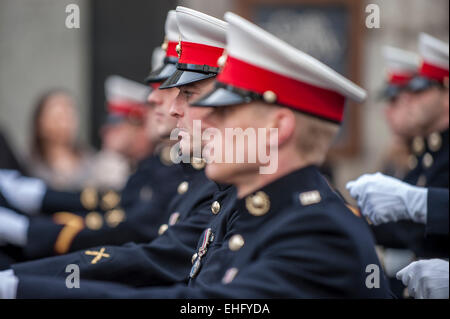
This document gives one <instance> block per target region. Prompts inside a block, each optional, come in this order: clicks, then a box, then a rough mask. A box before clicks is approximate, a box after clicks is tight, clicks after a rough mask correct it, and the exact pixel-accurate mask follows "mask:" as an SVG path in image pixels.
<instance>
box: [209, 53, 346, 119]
mask: <svg viewBox="0 0 450 319" xmlns="http://www.w3.org/2000/svg"><path fill="white" fill-rule="evenodd" d="M217 80H218V81H219V82H223V83H225V84H229V85H232V86H234V87H236V88H241V89H244V90H247V91H253V92H255V93H259V94H264V92H266V91H269V90H270V91H273V92H274V93H275V94H276V95H277V102H278V103H280V104H282V105H286V106H289V107H291V108H293V109H296V110H300V111H303V112H306V113H309V114H313V115H316V116H319V117H321V118H325V119H327V120H331V121H334V122H342V118H343V114H344V105H345V96H343V95H341V94H339V93H337V92H335V91H331V90H327V89H323V88H320V87H317V86H314V85H311V84H308V83H305V82H301V81H298V80H295V79H292V78H289V77H287V76H284V75H281V74H278V73H274V72H272V71H269V70H266V69H263V68H260V67H257V66H254V65H251V64H249V63H246V62H243V61H241V60H238V59H236V58H233V57H231V56H228V58H227V62H226V64H225V67H224V69H223V70H222V72H221V73H219V76H218V78H217Z"/></svg>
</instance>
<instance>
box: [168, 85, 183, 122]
mask: <svg viewBox="0 0 450 319" xmlns="http://www.w3.org/2000/svg"><path fill="white" fill-rule="evenodd" d="M182 99H183V98H182V97H181V91H180V93H178V96H177V98H176V99H175V100H174V101H173V102H172V105H171V106H170V110H169V114H170V116H173V117H175V118H180V117H183V116H184V111H183V100H182Z"/></svg>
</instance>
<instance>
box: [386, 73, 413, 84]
mask: <svg viewBox="0 0 450 319" xmlns="http://www.w3.org/2000/svg"><path fill="white" fill-rule="evenodd" d="M413 77H414V74H412V73H390V74H389V79H388V82H389V83H390V84H395V85H405V84H407V83H408V82H409V81H411V80H412V78H413Z"/></svg>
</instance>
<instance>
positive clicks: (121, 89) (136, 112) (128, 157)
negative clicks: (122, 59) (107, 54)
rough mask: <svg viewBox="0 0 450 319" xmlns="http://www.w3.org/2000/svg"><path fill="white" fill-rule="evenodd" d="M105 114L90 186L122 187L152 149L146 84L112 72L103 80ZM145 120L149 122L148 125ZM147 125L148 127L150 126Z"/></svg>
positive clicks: (117, 188)
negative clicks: (100, 144)
mask: <svg viewBox="0 0 450 319" xmlns="http://www.w3.org/2000/svg"><path fill="white" fill-rule="evenodd" d="M105 93H106V98H107V112H108V115H107V118H106V121H105V124H104V125H103V127H102V128H101V130H100V136H101V141H102V146H101V150H100V152H99V153H98V154H97V155H96V157H95V160H94V167H95V169H94V172H93V176H92V178H91V180H90V181H89V182H90V186H94V187H96V188H100V189H102V188H103V189H106V188H113V189H116V190H119V189H122V188H123V187H124V186H125V183H126V181H127V179H128V176H129V175H130V172H131V171H132V170H134V169H135V168H136V166H137V164H138V163H139V162H140V161H141V160H142V159H144V158H145V157H147V156H148V155H149V154H150V153H151V152H152V150H153V142H152V141H151V140H150V136H151V135H149V134H148V132H147V131H148V130H149V129H151V127H152V125H151V123H147V122H148V121H147V117H148V116H149V114H147V113H148V112H150V110H149V108H147V107H146V106H145V104H146V100H147V96H148V94H149V93H150V89H149V87H147V86H145V85H142V84H140V83H137V82H134V81H131V80H128V79H126V78H123V77H120V76H117V75H113V76H110V77H108V78H107V80H106V81H105ZM147 124H148V125H147ZM149 127H150V128H149Z"/></svg>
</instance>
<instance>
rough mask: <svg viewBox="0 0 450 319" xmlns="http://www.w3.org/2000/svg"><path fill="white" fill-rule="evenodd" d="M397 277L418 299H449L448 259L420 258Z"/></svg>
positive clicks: (411, 294) (410, 293) (412, 295)
mask: <svg viewBox="0 0 450 319" xmlns="http://www.w3.org/2000/svg"><path fill="white" fill-rule="evenodd" d="M397 279H398V280H401V281H402V282H403V284H404V285H405V286H407V287H408V292H409V295H410V296H411V297H414V298H416V299H448V286H449V284H448V261H445V260H442V259H430V260H420V261H415V262H413V263H411V264H410V265H408V266H406V267H405V268H403V269H402V270H400V271H399V272H398V273H397Z"/></svg>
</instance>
